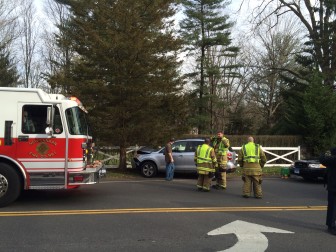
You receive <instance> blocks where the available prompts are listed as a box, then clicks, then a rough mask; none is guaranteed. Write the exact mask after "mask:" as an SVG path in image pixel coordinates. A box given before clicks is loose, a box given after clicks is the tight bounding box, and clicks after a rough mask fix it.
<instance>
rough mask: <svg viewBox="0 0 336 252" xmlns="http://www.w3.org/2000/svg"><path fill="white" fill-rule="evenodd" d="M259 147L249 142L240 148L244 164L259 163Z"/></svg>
mask: <svg viewBox="0 0 336 252" xmlns="http://www.w3.org/2000/svg"><path fill="white" fill-rule="evenodd" d="M259 150H260V146H259V144H255V143H252V142H249V143H247V144H244V145H243V146H242V152H243V155H244V159H243V161H244V162H246V163H259V161H260V152H259Z"/></svg>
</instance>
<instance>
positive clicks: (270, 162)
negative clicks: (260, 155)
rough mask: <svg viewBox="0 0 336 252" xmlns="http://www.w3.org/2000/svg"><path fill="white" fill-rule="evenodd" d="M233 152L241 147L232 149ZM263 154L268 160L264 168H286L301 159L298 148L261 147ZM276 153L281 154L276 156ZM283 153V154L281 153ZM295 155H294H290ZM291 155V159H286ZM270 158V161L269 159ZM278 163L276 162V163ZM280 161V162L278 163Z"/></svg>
mask: <svg viewBox="0 0 336 252" xmlns="http://www.w3.org/2000/svg"><path fill="white" fill-rule="evenodd" d="M232 149H233V150H235V151H238V150H240V149H241V147H232ZM262 149H263V150H264V152H265V153H268V155H267V157H268V160H267V162H266V164H265V166H266V167H270V166H288V165H291V164H292V163H293V162H294V161H295V160H299V159H301V149H300V146H298V147H262ZM275 151H276V152H281V153H282V154H277V153H275ZM283 152H285V153H283ZM292 154H295V155H292ZM289 155H292V157H294V158H292V159H288V158H287V157H288V156H289ZM270 156H271V157H272V158H271V159H270V158H269V157H270ZM276 161H278V162H276ZM279 161H281V162H279Z"/></svg>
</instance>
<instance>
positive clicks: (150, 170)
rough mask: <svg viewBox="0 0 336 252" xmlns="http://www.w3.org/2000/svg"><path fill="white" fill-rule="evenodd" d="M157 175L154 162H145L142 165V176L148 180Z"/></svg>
mask: <svg viewBox="0 0 336 252" xmlns="http://www.w3.org/2000/svg"><path fill="white" fill-rule="evenodd" d="M156 174H157V166H156V164H155V163H154V162H152V161H145V162H144V163H143V164H142V165H141V175H142V176H144V177H146V178H152V177H154V176H155V175H156Z"/></svg>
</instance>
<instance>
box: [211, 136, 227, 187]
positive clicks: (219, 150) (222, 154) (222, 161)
mask: <svg viewBox="0 0 336 252" xmlns="http://www.w3.org/2000/svg"><path fill="white" fill-rule="evenodd" d="M212 146H213V148H214V149H215V154H216V159H217V166H216V167H217V168H216V173H215V177H216V185H213V188H215V189H217V190H220V189H222V190H224V189H226V164H227V152H228V149H229V147H230V141H229V139H227V138H226V137H224V132H223V131H222V130H219V131H218V132H217V137H213V138H212Z"/></svg>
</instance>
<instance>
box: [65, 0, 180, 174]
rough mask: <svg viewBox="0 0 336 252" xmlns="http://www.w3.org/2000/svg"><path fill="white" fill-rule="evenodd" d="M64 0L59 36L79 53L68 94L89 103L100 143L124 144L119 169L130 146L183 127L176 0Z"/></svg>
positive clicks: (157, 141) (160, 138)
mask: <svg viewBox="0 0 336 252" xmlns="http://www.w3.org/2000/svg"><path fill="white" fill-rule="evenodd" d="M62 2H63V3H66V4H68V5H69V7H70V11H71V13H72V16H71V18H70V21H69V23H68V25H67V26H64V28H63V31H62V34H64V36H65V38H66V39H67V40H68V41H69V40H70V41H71V47H72V48H73V50H74V51H75V52H76V53H77V54H78V56H77V58H76V59H75V60H73V66H72V67H71V72H72V75H73V79H74V82H73V83H75V84H74V85H73V86H72V87H70V89H71V92H72V93H73V94H75V95H78V96H80V97H81V99H82V100H83V101H84V102H85V104H87V105H88V109H89V111H90V112H91V118H93V123H94V129H95V131H96V134H97V137H99V138H100V140H101V142H103V141H104V142H105V143H108V144H113V145H118V146H120V150H121V152H120V157H121V158H120V161H121V162H120V167H121V168H125V167H126V159H125V157H126V148H127V147H128V146H130V145H134V144H139V143H140V144H144V143H145V144H148V143H151V144H162V143H163V141H166V138H167V137H170V136H172V135H178V134H179V132H181V131H182V132H184V131H185V129H186V128H185V121H186V120H185V110H184V109H183V108H184V104H183V94H182V92H181V91H182V86H183V82H182V80H181V79H180V78H179V73H178V71H177V69H178V67H179V64H178V62H177V54H176V52H177V50H178V49H179V48H180V42H179V41H178V40H177V39H176V38H175V36H174V35H173V31H172V29H171V28H172V27H173V23H172V22H169V21H168V19H169V18H171V17H172V16H173V15H174V14H175V9H174V6H173V1H171V0H157V1H152V0H123V1H118V0H115V1H111V0H100V1H95V0H76V1H75V0H68V1H67V0H62ZM181 108H182V109H181Z"/></svg>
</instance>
